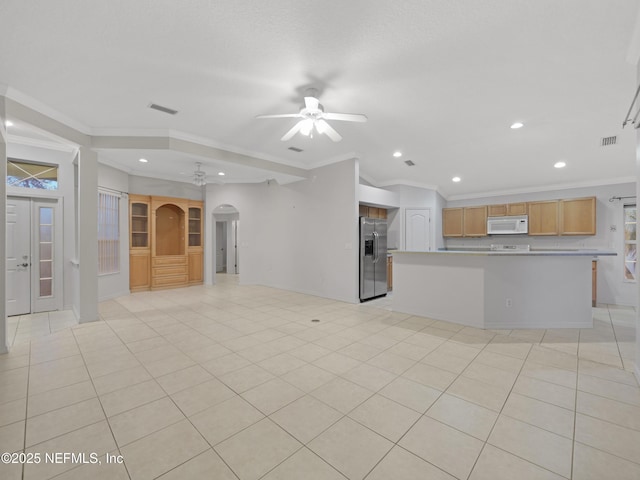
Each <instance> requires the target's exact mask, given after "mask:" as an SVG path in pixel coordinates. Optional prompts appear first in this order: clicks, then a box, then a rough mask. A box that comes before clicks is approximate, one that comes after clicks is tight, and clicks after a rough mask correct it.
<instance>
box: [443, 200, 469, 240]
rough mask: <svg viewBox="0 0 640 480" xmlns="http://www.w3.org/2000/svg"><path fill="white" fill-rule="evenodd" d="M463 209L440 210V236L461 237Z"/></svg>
mask: <svg viewBox="0 0 640 480" xmlns="http://www.w3.org/2000/svg"><path fill="white" fill-rule="evenodd" d="M463 218H464V209H463V208H461V207H460V208H443V209H442V236H444V237H462V236H463V234H464V232H463V230H462V228H463Z"/></svg>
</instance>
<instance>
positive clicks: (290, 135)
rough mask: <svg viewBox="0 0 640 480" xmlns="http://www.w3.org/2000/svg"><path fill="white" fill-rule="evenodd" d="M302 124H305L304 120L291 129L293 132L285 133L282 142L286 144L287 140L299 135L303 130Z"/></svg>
mask: <svg viewBox="0 0 640 480" xmlns="http://www.w3.org/2000/svg"><path fill="white" fill-rule="evenodd" d="M302 122H304V120H300V121H299V122H298V123H296V124H295V125H294V126H293V127H291V130H289V131H288V132H287V133H285V134H284V135H283V136H282V138H281V139H280V140H282V141H283V142H286V141H287V140H289V139H291V137H293V136H294V135H295V134H296V133H298V131H299V130H300V128H302Z"/></svg>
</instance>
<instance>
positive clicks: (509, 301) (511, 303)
mask: <svg viewBox="0 0 640 480" xmlns="http://www.w3.org/2000/svg"><path fill="white" fill-rule="evenodd" d="M505 304H506V306H507V308H511V307H513V300H511V299H510V298H507V301H506V302H505Z"/></svg>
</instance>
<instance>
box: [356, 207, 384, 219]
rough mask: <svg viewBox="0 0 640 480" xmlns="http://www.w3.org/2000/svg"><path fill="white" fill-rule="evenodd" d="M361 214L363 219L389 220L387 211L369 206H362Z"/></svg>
mask: <svg viewBox="0 0 640 480" xmlns="http://www.w3.org/2000/svg"><path fill="white" fill-rule="evenodd" d="M359 213H360V216H361V217H369V218H382V219H386V218H387V209H386V208H381V207H370V206H368V205H360V206H359Z"/></svg>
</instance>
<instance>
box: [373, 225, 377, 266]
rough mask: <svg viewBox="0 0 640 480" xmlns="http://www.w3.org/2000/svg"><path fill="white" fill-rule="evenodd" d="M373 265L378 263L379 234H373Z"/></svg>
mask: <svg viewBox="0 0 640 480" xmlns="http://www.w3.org/2000/svg"><path fill="white" fill-rule="evenodd" d="M373 263H378V232H373Z"/></svg>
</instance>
